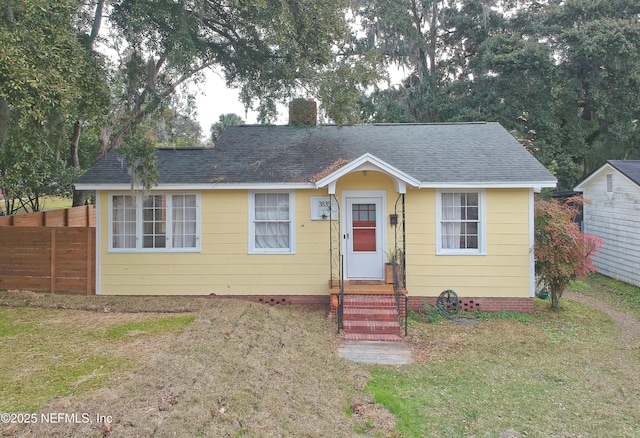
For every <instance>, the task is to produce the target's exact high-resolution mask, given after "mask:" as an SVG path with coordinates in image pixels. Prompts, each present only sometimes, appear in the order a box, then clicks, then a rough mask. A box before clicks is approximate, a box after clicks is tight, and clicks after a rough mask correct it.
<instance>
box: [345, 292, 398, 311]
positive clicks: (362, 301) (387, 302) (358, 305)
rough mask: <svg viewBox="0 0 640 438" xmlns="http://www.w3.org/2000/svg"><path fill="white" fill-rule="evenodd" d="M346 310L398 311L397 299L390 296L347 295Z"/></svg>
mask: <svg viewBox="0 0 640 438" xmlns="http://www.w3.org/2000/svg"><path fill="white" fill-rule="evenodd" d="M344 306H345V308H350V309H396V299H395V297H393V296H389V295H345V297H344Z"/></svg>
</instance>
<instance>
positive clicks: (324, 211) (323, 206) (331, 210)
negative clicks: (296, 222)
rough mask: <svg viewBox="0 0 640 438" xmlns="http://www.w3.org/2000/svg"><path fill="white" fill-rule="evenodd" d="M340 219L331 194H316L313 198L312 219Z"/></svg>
mask: <svg viewBox="0 0 640 438" xmlns="http://www.w3.org/2000/svg"><path fill="white" fill-rule="evenodd" d="M329 219H331V220H332V221H336V220H338V208H337V205H336V204H335V201H331V197H329V196H314V197H312V198H311V220H313V221H326V220H329Z"/></svg>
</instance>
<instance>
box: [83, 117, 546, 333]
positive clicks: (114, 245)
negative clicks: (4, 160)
mask: <svg viewBox="0 0 640 438" xmlns="http://www.w3.org/2000/svg"><path fill="white" fill-rule="evenodd" d="M157 157H158V169H159V178H158V182H157V185H156V186H155V187H154V188H153V189H152V190H150V191H147V192H144V191H141V190H135V191H131V181H130V176H129V173H128V172H127V168H126V166H125V164H124V162H123V159H122V158H120V157H119V156H118V155H117V153H116V152H111V153H109V154H108V155H107V156H105V157H104V158H103V159H102V160H100V161H99V162H98V163H96V165H95V166H94V167H93V168H91V169H90V170H89V171H88V172H87V173H86V174H85V175H83V176H82V177H81V178H80V179H79V180H78V181H77V183H76V188H77V189H80V190H96V209H97V217H98V220H97V226H96V233H97V239H96V242H97V245H96V248H97V249H96V251H97V254H96V267H97V272H96V279H97V284H96V291H97V293H98V294H102V295H217V296H235V297H243V298H246V299H252V300H256V301H262V302H270V303H307V304H309V303H325V304H328V303H330V297H331V295H332V294H334V295H336V296H337V297H338V298H339V300H338V301H339V302H338V305H339V309H338V311H339V313H340V316H342V317H344V320H345V322H344V323H343V322H341V324H345V325H343V326H342V327H343V328H345V329H346V327H347V325H348V324H347V322H346V320H348V319H349V316H348V315H351V316H352V317H353V318H355V319H357V317H355V316H353V315H354V314H357V313H358V312H349V309H347V307H348V305H349V302H350V301H349V300H348V299H347V298H348V297H350V295H369V299H370V300H374V301H375V300H378V301H379V300H380V299H381V297H380V296H379V295H386V294H389V295H391V296H393V294H394V290H393V289H394V287H395V293H396V295H397V297H398V296H399V297H400V298H404V297H407V298H406V299H407V301H408V305H409V307H410V308H415V309H418V308H423V306H424V304H425V303H427V302H435V300H436V298H437V297H438V296H439V295H440V294H441V293H442V292H443V291H445V290H453V291H455V292H456V294H457V296H458V297H459V300H460V306H462V308H463V309H468V310H478V309H480V310H484V311H492V310H500V309H508V310H519V311H530V310H532V308H533V297H534V258H533V241H534V239H533V229H534V224H533V203H534V191H535V190H536V189H539V188H542V187H555V184H556V179H555V178H554V176H553V175H551V174H550V173H549V172H548V171H547V169H545V168H544V167H543V166H542V165H541V164H540V163H539V162H538V161H537V160H536V159H535V158H534V157H533V156H532V155H531V154H530V153H529V152H528V151H527V150H526V149H525V148H524V147H523V146H522V145H521V144H520V143H518V141H517V140H515V139H514V138H513V137H512V136H511V135H510V134H509V133H508V132H507V131H506V130H505V129H504V128H503V127H502V126H500V125H499V124H498V123H464V124H385V125H360V126H350V127H341V128H340V127H335V126H318V127H315V128H295V127H290V126H270V127H266V126H238V127H228V128H226V129H225V131H224V133H223V134H222V136H221V137H220V139H219V141H218V142H217V143H216V145H215V147H213V148H205V149H158V151H157ZM390 256H398V257H397V259H396V260H394V261H396V262H397V263H396V264H395V265H396V266H397V268H396V269H395V277H394V278H393V279H392V281H391V283H392V284H391V285H388V286H387V283H386V282H385V263H386V262H387V261H388V260H389V258H390ZM371 295H374V297H375V298H371ZM345 297H347V298H345ZM378 301H375V302H376V303H378ZM398 302H400V301H398ZM334 304H335V303H334ZM376 306H377V305H376V304H375V303H374V305H372V307H376ZM401 307H402V306H400V313H401V314H402V313H403V311H402V309H401ZM381 318H382V316H381ZM396 318H397V315H396ZM355 326H357V324H355V325H353V331H354V332H357V331H358V329H357V328H355Z"/></svg>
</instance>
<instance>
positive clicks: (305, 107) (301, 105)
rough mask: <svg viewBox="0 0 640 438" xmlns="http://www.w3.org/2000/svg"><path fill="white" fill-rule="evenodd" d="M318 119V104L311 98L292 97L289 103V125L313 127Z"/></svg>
mask: <svg viewBox="0 0 640 438" xmlns="http://www.w3.org/2000/svg"><path fill="white" fill-rule="evenodd" d="M317 121H318V104H317V103H316V101H315V100H311V99H293V100H292V101H291V103H289V126H295V127H298V128H301V127H313V126H316V123H317Z"/></svg>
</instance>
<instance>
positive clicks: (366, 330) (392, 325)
mask: <svg viewBox="0 0 640 438" xmlns="http://www.w3.org/2000/svg"><path fill="white" fill-rule="evenodd" d="M342 328H343V330H344V332H345V333H347V334H356V333H357V334H372V335H400V334H401V333H402V328H401V327H400V324H398V322H397V321H394V322H392V321H354V320H345V321H343V323H342Z"/></svg>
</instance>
